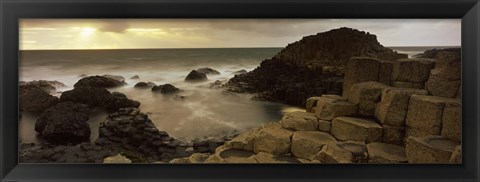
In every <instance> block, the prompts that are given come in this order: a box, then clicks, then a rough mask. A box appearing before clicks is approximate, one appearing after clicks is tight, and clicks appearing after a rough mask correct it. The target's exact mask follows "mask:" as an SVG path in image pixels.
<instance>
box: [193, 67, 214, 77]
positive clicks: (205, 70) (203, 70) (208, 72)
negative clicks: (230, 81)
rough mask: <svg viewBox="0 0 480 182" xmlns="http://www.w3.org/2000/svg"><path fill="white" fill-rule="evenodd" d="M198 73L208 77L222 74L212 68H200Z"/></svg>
mask: <svg viewBox="0 0 480 182" xmlns="http://www.w3.org/2000/svg"><path fill="white" fill-rule="evenodd" d="M196 71H198V72H200V73H203V74H206V75H219V74H220V72H219V71H217V70H214V69H212V68H207V67H205V68H199V69H197V70H196Z"/></svg>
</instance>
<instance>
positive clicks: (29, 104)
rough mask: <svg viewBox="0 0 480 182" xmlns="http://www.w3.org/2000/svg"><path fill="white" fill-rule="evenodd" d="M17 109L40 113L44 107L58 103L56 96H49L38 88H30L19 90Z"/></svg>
mask: <svg viewBox="0 0 480 182" xmlns="http://www.w3.org/2000/svg"><path fill="white" fill-rule="evenodd" d="M20 93H23V94H19V100H18V104H19V109H20V111H24V112H32V113H37V114H40V113H42V112H43V111H45V109H47V108H49V107H52V106H54V105H56V104H57V103H58V98H57V97H54V96H51V95H50V94H48V93H46V92H45V91H44V90H42V89H40V88H37V87H35V88H32V89H31V90H30V91H28V92H27V91H24V92H20Z"/></svg>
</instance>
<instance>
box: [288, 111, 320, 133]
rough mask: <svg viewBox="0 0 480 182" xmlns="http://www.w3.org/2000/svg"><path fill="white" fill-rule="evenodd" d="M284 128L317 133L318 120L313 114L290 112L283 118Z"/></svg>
mask: <svg viewBox="0 0 480 182" xmlns="http://www.w3.org/2000/svg"><path fill="white" fill-rule="evenodd" d="M282 127H283V128H286V129H291V130H296V131H315V130H317V129H318V119H317V118H316V117H315V115H313V114H312V113H307V112H301V111H295V112H290V113H286V114H285V115H284V116H283V118H282Z"/></svg>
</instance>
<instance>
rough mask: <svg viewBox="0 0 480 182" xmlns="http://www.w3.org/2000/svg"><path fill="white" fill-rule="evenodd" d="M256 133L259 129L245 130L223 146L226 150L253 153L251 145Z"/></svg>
mask: <svg viewBox="0 0 480 182" xmlns="http://www.w3.org/2000/svg"><path fill="white" fill-rule="evenodd" d="M258 131H259V129H257V128H255V129H250V130H247V131H245V132H243V133H242V134H240V135H238V136H237V137H235V138H233V139H232V140H230V141H227V142H225V144H224V146H225V147H228V148H234V149H240V150H247V151H253V143H254V139H255V137H256V136H257V134H258Z"/></svg>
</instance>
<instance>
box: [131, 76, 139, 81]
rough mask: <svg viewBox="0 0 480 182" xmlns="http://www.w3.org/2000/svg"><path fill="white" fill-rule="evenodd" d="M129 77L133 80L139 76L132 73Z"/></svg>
mask: <svg viewBox="0 0 480 182" xmlns="http://www.w3.org/2000/svg"><path fill="white" fill-rule="evenodd" d="M130 79H132V80H134V79H140V77H139V76H138V75H133V76H132V77H130Z"/></svg>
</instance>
